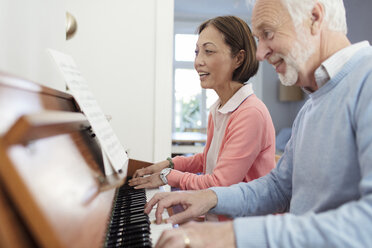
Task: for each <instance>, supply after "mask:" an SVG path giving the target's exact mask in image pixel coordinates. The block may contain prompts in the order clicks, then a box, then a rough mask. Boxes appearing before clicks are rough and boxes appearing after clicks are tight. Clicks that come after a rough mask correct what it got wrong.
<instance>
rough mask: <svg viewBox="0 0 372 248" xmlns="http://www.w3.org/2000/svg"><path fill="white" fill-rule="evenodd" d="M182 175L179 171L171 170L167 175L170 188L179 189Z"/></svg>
mask: <svg viewBox="0 0 372 248" xmlns="http://www.w3.org/2000/svg"><path fill="white" fill-rule="evenodd" d="M182 174H183V173H182V172H181V171H178V170H171V172H170V173H169V174H168V175H167V180H168V184H169V185H170V186H171V187H174V188H179V187H180V181H181V177H182Z"/></svg>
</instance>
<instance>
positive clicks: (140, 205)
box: [105, 184, 152, 248]
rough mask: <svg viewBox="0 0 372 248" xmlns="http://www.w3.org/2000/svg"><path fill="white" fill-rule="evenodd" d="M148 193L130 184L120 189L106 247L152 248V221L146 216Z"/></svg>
mask: <svg viewBox="0 0 372 248" xmlns="http://www.w3.org/2000/svg"><path fill="white" fill-rule="evenodd" d="M145 204H146V192H145V190H144V189H140V190H136V189H134V188H133V187H131V186H129V185H128V184H124V185H123V186H122V187H120V188H119V189H118V191H117V194H116V199H115V204H114V206H113V209H112V216H111V220H110V224H109V228H108V231H107V235H106V242H105V247H129V248H136V247H138V248H140V247H141V248H146V247H152V243H151V238H150V220H149V217H148V215H147V214H145V213H144V212H143V211H144V206H145Z"/></svg>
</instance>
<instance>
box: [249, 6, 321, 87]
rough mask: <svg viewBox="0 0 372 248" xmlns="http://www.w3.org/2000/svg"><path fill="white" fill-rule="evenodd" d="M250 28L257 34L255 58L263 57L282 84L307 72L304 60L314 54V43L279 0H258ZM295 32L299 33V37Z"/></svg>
mask: <svg viewBox="0 0 372 248" xmlns="http://www.w3.org/2000/svg"><path fill="white" fill-rule="evenodd" d="M301 29H303V30H301ZM252 30H253V33H254V35H255V36H256V37H257V38H258V47H257V53H256V57H257V59H258V60H260V61H262V60H265V59H266V60H267V61H268V62H269V63H270V64H272V65H273V66H274V68H275V70H276V72H277V73H278V74H279V79H280V81H281V82H282V84H284V85H287V86H290V85H294V84H296V83H298V82H299V77H300V76H301V74H305V73H306V62H307V61H308V59H309V57H310V56H311V55H312V54H313V52H314V46H313V45H312V44H311V43H310V41H309V39H308V38H309V36H308V35H307V34H306V32H305V29H304V28H302V27H298V28H297V30H296V28H295V26H294V24H293V22H292V19H291V16H290V14H289V12H288V11H287V10H286V8H285V7H284V6H283V5H282V3H281V1H280V0H257V2H256V5H255V7H254V9H253V15H252ZM296 31H297V32H296ZM297 33H300V34H301V36H300V37H301V38H300V39H298V36H297Z"/></svg>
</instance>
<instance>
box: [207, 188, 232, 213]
mask: <svg viewBox="0 0 372 248" xmlns="http://www.w3.org/2000/svg"><path fill="white" fill-rule="evenodd" d="M209 189H210V190H213V191H214V193H216V195H217V205H216V206H215V207H214V208H212V209H211V210H209V213H213V214H226V213H227V212H228V209H230V208H231V206H230V204H231V202H229V201H226V200H225V199H229V198H228V197H229V196H231V190H229V189H228V187H211V188H209Z"/></svg>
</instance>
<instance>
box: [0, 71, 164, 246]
mask: <svg viewBox="0 0 372 248" xmlns="http://www.w3.org/2000/svg"><path fill="white" fill-rule="evenodd" d="M148 165H149V163H146V162H143V161H139V160H133V159H130V160H129V165H128V171H127V173H122V174H120V173H119V174H113V175H110V176H107V175H105V173H104V169H103V157H102V152H101V149H100V147H99V143H98V142H97V140H96V138H94V135H93V134H92V130H91V128H90V124H89V122H88V121H87V119H86V118H85V116H84V115H83V114H82V113H81V112H80V111H79V109H78V107H77V105H76V104H75V102H74V99H73V97H72V96H71V95H69V94H67V93H65V92H61V91H57V90H54V89H51V88H48V87H45V86H42V85H39V84H37V83H34V82H30V81H28V80H25V79H21V78H17V77H14V76H11V75H8V74H6V73H0V247H5V248H7V247H11V248H14V247H15V248H16V247H151V246H152V245H154V240H153V237H152V235H150V234H149V233H151V232H153V231H150V230H149V229H151V228H152V227H150V224H149V217H148V216H144V215H145V214H144V213H143V205H144V204H145V202H146V200H145V199H146V196H145V195H146V194H149V193H151V194H153V193H154V192H155V191H151V192H150V191H148V192H144V191H141V190H134V189H132V188H131V187H129V186H128V185H127V184H126V183H125V182H126V179H127V176H128V177H130V176H131V175H133V173H134V171H135V170H136V169H138V168H142V167H144V166H148ZM125 174H127V175H125ZM150 219H151V218H150ZM164 228H169V225H167V226H165V227H164ZM157 229H158V230H157V234H156V235H159V232H161V230H162V229H163V227H160V228H157ZM149 235H150V236H149Z"/></svg>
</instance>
